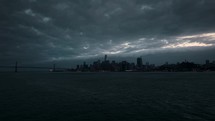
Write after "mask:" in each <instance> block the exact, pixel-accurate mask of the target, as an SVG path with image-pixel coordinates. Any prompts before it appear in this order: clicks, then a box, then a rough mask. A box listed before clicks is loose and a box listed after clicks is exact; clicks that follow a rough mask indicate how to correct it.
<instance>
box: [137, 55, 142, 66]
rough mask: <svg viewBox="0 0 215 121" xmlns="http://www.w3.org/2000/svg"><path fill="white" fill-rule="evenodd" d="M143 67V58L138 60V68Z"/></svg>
mask: <svg viewBox="0 0 215 121" xmlns="http://www.w3.org/2000/svg"><path fill="white" fill-rule="evenodd" d="M142 66H143V60H142V58H141V57H139V58H137V67H138V68H142Z"/></svg>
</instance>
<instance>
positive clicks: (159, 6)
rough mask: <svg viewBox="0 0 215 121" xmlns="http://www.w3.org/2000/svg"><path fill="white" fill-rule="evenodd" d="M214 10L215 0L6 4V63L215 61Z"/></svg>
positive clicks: (2, 23) (2, 14)
mask: <svg viewBox="0 0 215 121" xmlns="http://www.w3.org/2000/svg"><path fill="white" fill-rule="evenodd" d="M214 11H215V1H214V0H162V1H160V0H60V1H59V0H10V1H8V0H1V1H0V41H1V44H0V56H1V61H2V62H8V61H12V60H21V61H23V62H26V63H27V62H28V63H31V62H32V63H37V62H51V61H65V60H67V61H72V60H83V59H85V60H86V59H90V58H99V57H101V56H103V55H104V54H108V55H109V56H113V57H118V58H120V57H121V58H126V57H137V56H143V57H144V56H148V55H155V57H156V56H157V55H159V54H164V56H159V58H156V59H154V60H159V59H162V58H166V60H168V58H170V57H169V56H177V54H178V53H180V52H183V53H184V54H179V55H180V57H178V56H177V57H178V58H186V57H187V56H189V55H197V56H198V53H203V54H201V55H199V58H198V59H206V58H205V57H207V58H211V59H214V58H215V56H211V55H213V54H212V53H213V51H212V50H214V49H215V48H214V47H215V23H214V21H215V14H214ZM169 52H171V54H165V53H169ZM183 55H186V57H185V56H183ZM202 55H204V56H202ZM205 55H208V56H205ZM152 61H153V60H152Z"/></svg>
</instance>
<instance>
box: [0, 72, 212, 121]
mask: <svg viewBox="0 0 215 121" xmlns="http://www.w3.org/2000/svg"><path fill="white" fill-rule="evenodd" d="M0 120H1V121H43V120H45V121H56V120H58V121H84V120H86V121H212V120H215V73H0Z"/></svg>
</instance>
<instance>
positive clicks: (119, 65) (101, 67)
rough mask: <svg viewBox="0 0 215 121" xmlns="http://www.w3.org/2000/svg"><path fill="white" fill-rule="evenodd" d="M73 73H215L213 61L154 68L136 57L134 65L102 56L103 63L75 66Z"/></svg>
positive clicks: (164, 65) (179, 63)
mask: <svg viewBox="0 0 215 121" xmlns="http://www.w3.org/2000/svg"><path fill="white" fill-rule="evenodd" d="M73 70H74V71H80V72H106V71H108V72H160V71H161V72H185V71H197V72H201V71H215V61H213V62H212V63H210V61H209V60H206V63H205V64H203V65H200V64H195V63H194V62H188V61H187V60H185V61H184V62H177V64H169V63H168V62H166V63H165V64H163V65H161V66H155V64H149V62H146V64H143V60H142V58H141V57H138V58H137V60H136V64H135V63H129V62H127V61H121V62H116V61H115V60H112V61H109V60H107V55H105V56H104V61H100V60H97V61H95V62H93V63H92V64H90V65H87V64H86V63H85V62H84V64H83V65H77V67H76V69H73Z"/></svg>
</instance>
